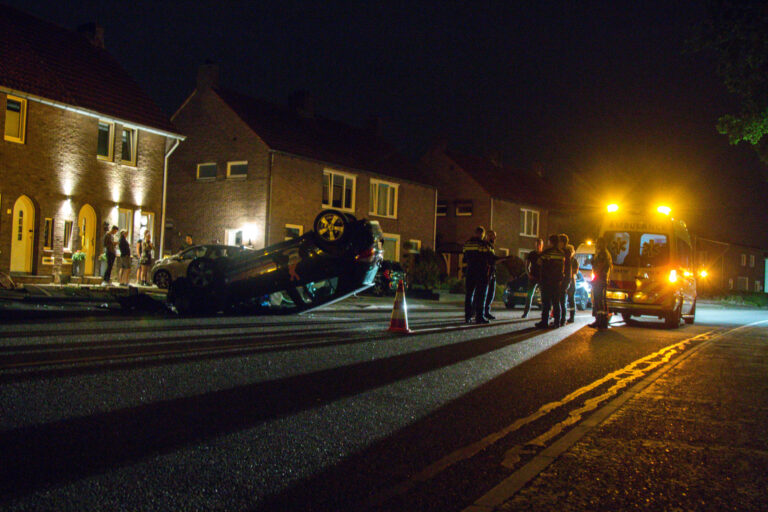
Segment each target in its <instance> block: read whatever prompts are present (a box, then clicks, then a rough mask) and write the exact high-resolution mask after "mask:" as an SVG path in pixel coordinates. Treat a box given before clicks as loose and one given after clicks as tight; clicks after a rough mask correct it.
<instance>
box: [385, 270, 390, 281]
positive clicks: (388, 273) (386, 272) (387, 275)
mask: <svg viewBox="0 0 768 512" xmlns="http://www.w3.org/2000/svg"><path fill="white" fill-rule="evenodd" d="M384 277H386V278H387V279H389V278H390V277H392V272H390V271H389V270H385V271H384Z"/></svg>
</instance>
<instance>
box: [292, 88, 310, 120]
mask: <svg viewBox="0 0 768 512" xmlns="http://www.w3.org/2000/svg"><path fill="white" fill-rule="evenodd" d="M288 106H289V107H290V108H291V110H293V111H294V112H295V113H296V114H298V115H299V116H300V117H306V118H308V119H311V118H313V117H315V100H314V98H312V94H310V92H309V91H305V90H301V91H296V92H294V93H293V94H291V96H290V97H289V98H288Z"/></svg>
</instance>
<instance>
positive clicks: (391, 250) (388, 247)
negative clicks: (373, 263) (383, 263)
mask: <svg viewBox="0 0 768 512" xmlns="http://www.w3.org/2000/svg"><path fill="white" fill-rule="evenodd" d="M381 249H382V251H383V252H384V259H385V260H391V261H400V235H393V234H390V233H382V234H381Z"/></svg>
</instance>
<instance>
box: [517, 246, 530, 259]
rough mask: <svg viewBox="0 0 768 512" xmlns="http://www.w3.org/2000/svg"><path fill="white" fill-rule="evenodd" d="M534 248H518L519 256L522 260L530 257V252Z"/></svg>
mask: <svg viewBox="0 0 768 512" xmlns="http://www.w3.org/2000/svg"><path fill="white" fill-rule="evenodd" d="M531 250H532V249H518V250H517V257H518V258H520V259H521V260H523V261H525V258H527V257H528V253H529V252H531Z"/></svg>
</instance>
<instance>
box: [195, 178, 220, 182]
mask: <svg viewBox="0 0 768 512" xmlns="http://www.w3.org/2000/svg"><path fill="white" fill-rule="evenodd" d="M195 181H216V178H197V179H196V180H195Z"/></svg>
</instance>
